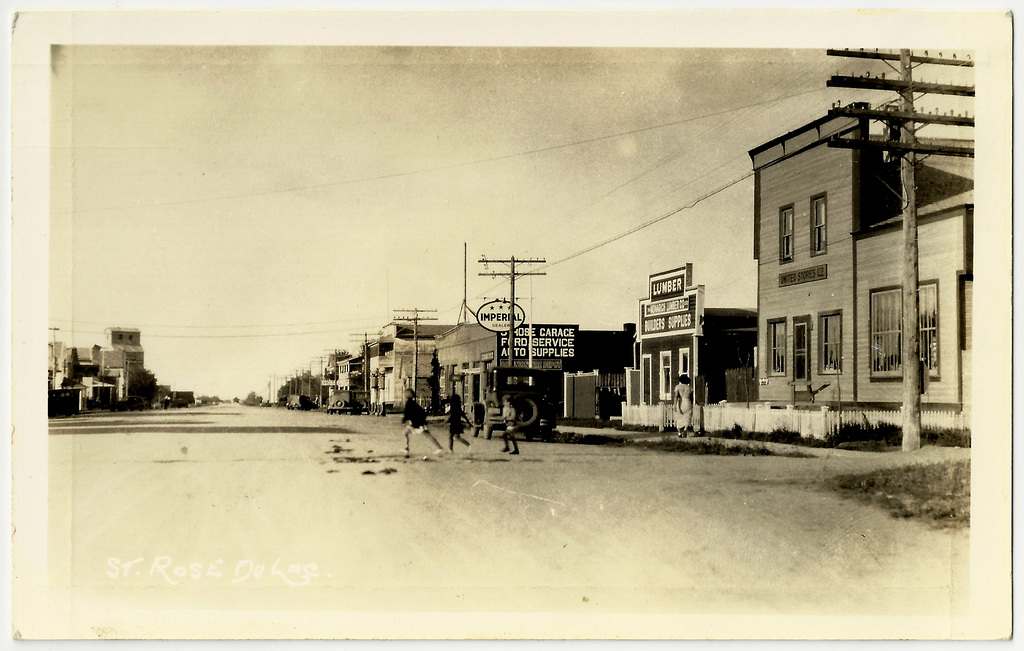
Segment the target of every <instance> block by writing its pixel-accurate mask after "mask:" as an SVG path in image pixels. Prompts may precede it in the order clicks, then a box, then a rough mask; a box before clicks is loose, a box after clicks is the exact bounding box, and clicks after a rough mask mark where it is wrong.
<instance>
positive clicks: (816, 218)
mask: <svg viewBox="0 0 1024 651" xmlns="http://www.w3.org/2000/svg"><path fill="white" fill-rule="evenodd" d="M827 247H828V207H827V205H826V203H825V197H824V195H822V196H820V197H814V198H813V199H811V255H818V254H819V253H824V252H825V249H826V248H827Z"/></svg>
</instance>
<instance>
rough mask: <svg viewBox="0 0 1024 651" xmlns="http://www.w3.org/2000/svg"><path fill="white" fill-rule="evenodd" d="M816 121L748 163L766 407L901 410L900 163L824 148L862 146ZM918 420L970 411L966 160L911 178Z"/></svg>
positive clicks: (935, 162) (862, 131) (833, 122)
mask: <svg viewBox="0 0 1024 651" xmlns="http://www.w3.org/2000/svg"><path fill="white" fill-rule="evenodd" d="M867 129H868V126H867V123H866V122H865V121H862V120H860V119H857V118H849V117H833V118H829V117H825V118H821V119H819V120H816V121H814V122H811V123H809V124H807V125H805V126H803V127H801V128H799V129H797V130H795V131H792V132H790V133H787V134H785V135H783V136H780V137H779V138H776V139H774V140H772V141H769V142H767V143H765V144H763V145H761V146H759V147H757V148H755V149H753V150H751V151H750V157H751V161H752V162H753V167H754V258H756V259H757V260H758V326H757V329H758V359H757V364H758V371H757V376H758V380H759V384H760V387H759V393H760V399H761V400H767V401H771V402H776V403H781V404H795V405H802V404H807V405H809V404H811V403H814V404H816V405H820V404H830V405H854V404H855V405H860V406H865V407H870V406H879V407H885V408H896V407H898V406H899V404H900V403H901V400H902V381H903V380H902V370H901V359H900V355H901V350H900V346H901V344H902V337H901V327H902V326H901V319H902V316H901V315H902V299H901V295H900V287H901V285H900V282H901V269H902V255H903V253H902V252H903V236H902V231H901V225H902V224H901V218H900V204H899V199H898V193H899V188H900V186H899V174H898V163H897V162H895V161H892V162H889V161H886V160H885V159H884V158H883V156H882V154H881V153H869V152H862V151H859V150H854V149H843V148H833V147H829V146H828V144H827V143H828V140H829V139H830V138H833V137H836V136H840V135H847V136H851V135H852V136H861V135H867ZM917 185H918V215H919V227H918V241H919V247H920V263H919V264H920V272H919V278H920V282H919V285H920V302H921V318H920V336H921V356H922V359H923V360H924V363H925V366H926V367H927V369H928V372H927V380H926V382H925V386H926V389H925V391H924V395H923V397H922V403H923V405H924V406H925V407H926V408H944V409H949V408H954V409H960V408H964V407H965V406H968V407H969V403H970V399H969V391H970V348H971V323H970V313H971V312H970V307H971V297H972V285H973V273H972V265H973V257H972V248H973V215H974V206H973V185H974V184H973V161H972V160H970V159H961V158H955V159H954V158H945V157H935V156H933V157H929V158H926V159H924V160H923V161H922V162H921V163H919V165H918V168H917Z"/></svg>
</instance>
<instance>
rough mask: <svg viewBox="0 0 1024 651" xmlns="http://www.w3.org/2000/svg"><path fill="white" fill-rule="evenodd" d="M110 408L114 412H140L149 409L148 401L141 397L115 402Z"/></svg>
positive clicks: (131, 397)
mask: <svg viewBox="0 0 1024 651" xmlns="http://www.w3.org/2000/svg"><path fill="white" fill-rule="evenodd" d="M112 408H113V410H114V411H142V410H143V409H148V408H149V401H147V400H146V399H145V398H143V397H141V396H128V397H127V398H125V399H124V400H120V401H118V402H115V403H114V405H113V407H112Z"/></svg>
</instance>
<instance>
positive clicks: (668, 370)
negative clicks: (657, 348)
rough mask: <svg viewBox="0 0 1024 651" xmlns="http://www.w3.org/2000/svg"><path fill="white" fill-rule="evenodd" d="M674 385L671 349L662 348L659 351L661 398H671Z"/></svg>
mask: <svg viewBox="0 0 1024 651" xmlns="http://www.w3.org/2000/svg"><path fill="white" fill-rule="evenodd" d="M673 386H675V382H673V381H672V351H671V350H663V351H661V399H662V400H671V399H672V387H673Z"/></svg>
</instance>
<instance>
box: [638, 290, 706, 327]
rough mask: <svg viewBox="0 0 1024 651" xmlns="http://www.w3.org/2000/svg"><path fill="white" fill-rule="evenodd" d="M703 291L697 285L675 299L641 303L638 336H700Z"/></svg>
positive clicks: (648, 300)
mask: <svg viewBox="0 0 1024 651" xmlns="http://www.w3.org/2000/svg"><path fill="white" fill-rule="evenodd" d="M703 289H704V288H703V286H700V285H698V286H697V287H695V288H693V289H690V290H687V292H686V293H685V294H683V295H682V296H678V297H676V298H670V299H667V300H663V301H654V300H650V299H647V300H643V301H641V302H640V335H641V336H642V337H655V336H661V335H674V334H695V335H700V334H701V332H700V317H701V315H703V313H704V291H703Z"/></svg>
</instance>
